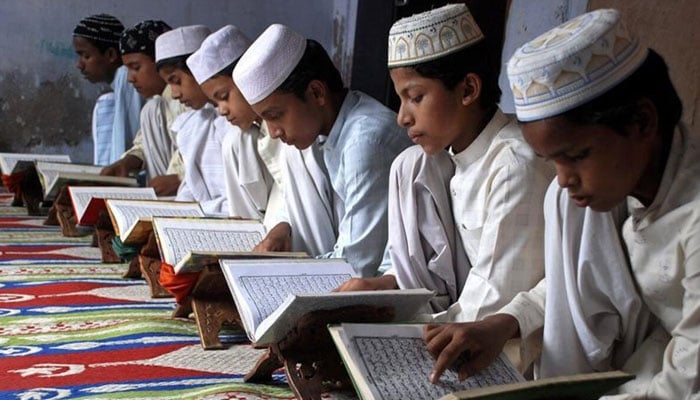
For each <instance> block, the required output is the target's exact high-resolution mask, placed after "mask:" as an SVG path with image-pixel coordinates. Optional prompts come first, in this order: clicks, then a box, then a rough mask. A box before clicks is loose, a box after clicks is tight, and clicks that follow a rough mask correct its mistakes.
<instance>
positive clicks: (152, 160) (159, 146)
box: [101, 20, 185, 196]
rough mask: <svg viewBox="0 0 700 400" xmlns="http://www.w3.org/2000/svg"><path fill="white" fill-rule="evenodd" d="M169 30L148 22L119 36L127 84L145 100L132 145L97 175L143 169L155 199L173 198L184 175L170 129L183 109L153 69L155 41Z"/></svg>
mask: <svg viewBox="0 0 700 400" xmlns="http://www.w3.org/2000/svg"><path fill="white" fill-rule="evenodd" d="M169 30H170V27H169V26H168V25H167V24H166V23H165V22H163V21H150V20H149V21H143V22H141V23H139V24H137V25H135V26H134V27H133V28H130V29H128V30H127V31H125V32H124V34H123V35H122V37H121V43H120V52H121V54H122V59H123V61H124V64H125V65H126V66H127V68H128V69H129V82H130V83H131V84H132V85H133V86H134V87H135V88H136V89H137V90H138V91H139V93H141V95H143V96H144V97H145V98H148V101H147V102H146V104H145V105H144V107H143V110H142V111H141V124H140V130H139V132H138V133H137V135H136V138H134V145H133V146H132V147H131V148H130V149H129V150H127V151H126V152H125V153H124V154H123V155H122V156H121V158H120V159H119V160H118V161H116V162H114V163H113V164H111V165H109V166H107V167H105V168H104V169H103V170H102V172H101V173H102V174H103V175H112V176H127V175H129V174H133V173H138V172H139V171H141V170H144V169H145V171H146V179H147V183H148V185H149V186H152V187H153V188H154V190H155V191H156V194H157V195H159V196H171V195H175V193H176V192H177V188H178V187H179V185H180V180H181V177H180V176H181V175H184V171H183V167H182V161H181V158H180V155H179V153H178V152H177V150H176V143H175V140H174V137H173V133H172V131H171V130H170V126H171V125H172V121H173V120H174V119H175V117H177V115H179V114H181V113H182V112H183V111H184V110H185V108H184V107H182V106H181V105H180V104H179V102H177V101H175V100H174V99H173V98H172V96H171V93H170V88H169V87H168V86H167V85H166V83H165V81H163V79H162V78H161V77H160V75H158V72H157V71H156V68H155V40H156V38H157V37H158V36H159V35H161V34H162V33H163V32H166V31H169Z"/></svg>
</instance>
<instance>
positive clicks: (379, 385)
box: [341, 324, 524, 400]
mask: <svg viewBox="0 0 700 400" xmlns="http://www.w3.org/2000/svg"><path fill="white" fill-rule="evenodd" d="M341 327H342V329H341V337H342V340H343V343H344V345H345V346H347V347H348V349H347V353H349V355H350V357H352V359H353V362H352V364H353V367H354V368H355V369H356V371H355V373H354V374H353V375H354V376H353V379H356V380H358V381H359V380H361V381H362V383H363V384H365V385H367V387H368V388H369V390H370V391H371V393H372V397H373V398H374V399H378V400H380V399H381V400H404V399H408V400H423V399H437V398H440V397H442V396H445V395H447V394H449V393H452V392H456V391H461V390H468V389H473V388H481V387H485V386H492V385H501V384H506V383H513V382H520V381H523V380H524V379H523V377H522V375H520V373H519V372H518V371H517V370H516V369H515V367H513V365H512V364H511V363H510V361H509V360H508V359H507V357H506V356H505V355H504V354H501V355H500V356H499V357H498V358H497V359H496V361H494V362H493V363H492V364H491V365H490V366H488V367H487V368H485V369H484V370H482V371H481V372H479V373H478V374H476V375H474V376H471V377H469V378H467V379H466V380H465V381H463V382H460V381H459V379H458V376H457V370H458V366H455V367H454V368H452V369H450V370H447V371H446V372H445V373H444V374H443V376H442V377H441V378H440V382H439V383H438V384H435V385H433V384H432V383H430V380H429V379H430V373H431V372H432V370H433V366H434V363H435V361H434V359H433V357H432V356H431V355H430V353H429V352H428V350H427V348H426V346H425V342H424V341H423V339H422V332H423V331H422V329H423V326H422V325H391V324H377V325H371V324H341ZM358 378H359V379H358ZM358 383H359V382H356V384H358ZM358 388H359V386H358Z"/></svg>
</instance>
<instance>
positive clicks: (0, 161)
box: [0, 153, 70, 175]
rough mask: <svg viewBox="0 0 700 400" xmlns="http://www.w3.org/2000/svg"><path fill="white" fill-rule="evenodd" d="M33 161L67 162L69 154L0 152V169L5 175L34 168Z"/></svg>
mask: <svg viewBox="0 0 700 400" xmlns="http://www.w3.org/2000/svg"><path fill="white" fill-rule="evenodd" d="M35 161H52V162H65V163H69V162H70V156H68V155H63V154H61V155H56V154H24V153H0V170H2V173H3V174H6V175H11V174H16V173H18V172H22V171H25V170H27V169H30V168H34V162H35Z"/></svg>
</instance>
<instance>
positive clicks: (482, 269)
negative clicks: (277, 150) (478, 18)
mask: <svg viewBox="0 0 700 400" xmlns="http://www.w3.org/2000/svg"><path fill="white" fill-rule="evenodd" d="M455 27H456V28H455ZM425 41H429V42H430V43H432V45H431V46H428V45H426V43H425ZM488 46H489V43H488V42H487V41H486V40H485V38H484V36H483V34H482V32H481V30H480V29H479V26H478V25H477V23H476V22H475V21H474V19H473V18H472V16H471V13H470V12H469V10H468V9H467V7H466V6H465V5H463V4H459V5H458V4H451V5H447V6H444V7H441V8H438V9H435V10H431V11H427V12H424V13H420V14H416V15H413V16H411V17H408V18H404V19H402V20H400V21H397V22H396V23H395V24H394V25H393V26H392V28H391V30H390V32H389V62H388V64H389V68H390V74H391V79H392V81H393V82H394V88H395V90H396V93H397V94H398V95H399V98H400V99H401V108H400V110H399V114H398V117H397V122H398V123H399V124H400V125H401V126H402V127H404V128H406V129H407V130H408V134H409V136H410V137H411V138H412V139H413V141H414V142H415V143H416V144H418V145H417V146H413V147H411V148H409V149H407V150H406V151H404V152H403V153H401V155H400V156H399V157H398V158H397V159H396V161H395V162H394V164H393V165H392V171H391V172H392V175H391V180H390V185H391V186H390V190H389V253H390V255H391V263H392V268H391V269H390V270H389V271H387V273H385V274H384V275H383V276H382V277H378V278H369V279H365V280H364V281H362V280H359V281H358V280H353V281H349V282H347V283H346V284H344V285H343V286H341V287H340V290H356V289H394V288H420V287H425V288H428V289H431V290H434V291H435V292H436V294H437V296H436V297H435V298H434V299H433V302H432V308H433V310H432V311H434V312H441V311H445V310H447V313H446V314H445V315H440V316H438V318H440V319H442V320H448V321H474V320H478V319H481V318H483V317H484V316H486V315H489V314H491V313H493V312H495V311H498V310H499V309H500V308H501V307H503V306H504V305H505V304H507V303H508V302H510V300H511V299H512V298H513V296H515V295H516V294H517V293H519V292H521V291H523V290H529V289H530V288H532V287H533V286H535V285H536V284H537V282H539V281H540V279H542V276H543V272H544V263H543V249H542V241H543V235H544V233H543V232H544V220H543V216H542V200H543V198H544V194H545V191H546V188H547V185H548V184H549V181H550V180H551V178H552V176H553V171H552V170H551V168H550V167H548V166H547V165H546V163H545V162H544V161H542V160H539V159H538V158H537V157H536V156H535V154H534V153H533V152H532V150H530V148H529V147H528V146H527V144H526V143H525V140H524V139H523V137H522V135H521V133H520V129H519V128H518V126H517V123H516V121H515V119H514V118H512V117H509V116H506V115H504V114H503V113H502V112H501V111H500V110H499V109H498V104H497V103H498V100H499V98H500V94H501V93H500V89H499V88H498V73H499V70H498V68H497V67H495V65H492V64H493V63H490V62H489V61H488V60H489V54H490V52H491V49H489V48H488Z"/></svg>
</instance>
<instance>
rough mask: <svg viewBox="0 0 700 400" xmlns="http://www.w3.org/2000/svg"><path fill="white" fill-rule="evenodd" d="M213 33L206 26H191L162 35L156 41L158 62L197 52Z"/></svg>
mask: <svg viewBox="0 0 700 400" xmlns="http://www.w3.org/2000/svg"><path fill="white" fill-rule="evenodd" d="M210 33H211V31H210V30H209V28H207V27H206V26H204V25H189V26H181V27H179V28H175V29H173V30H171V31H168V32H165V33H161V34H160V35H159V36H158V38H157V39H156V62H158V61H161V60H165V59H168V58H173V57H179V56H186V55H189V54H192V53H194V52H195V51H197V49H198V48H199V46H200V45H201V44H202V41H203V40H204V39H205V38H206V37H207V36H208V35H209V34H210Z"/></svg>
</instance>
